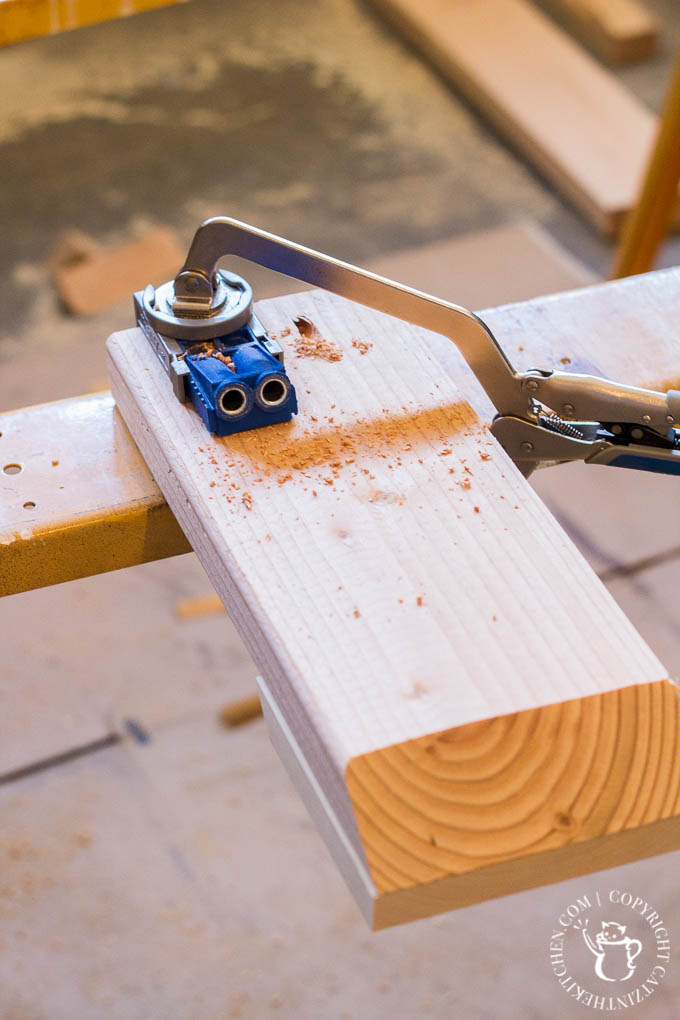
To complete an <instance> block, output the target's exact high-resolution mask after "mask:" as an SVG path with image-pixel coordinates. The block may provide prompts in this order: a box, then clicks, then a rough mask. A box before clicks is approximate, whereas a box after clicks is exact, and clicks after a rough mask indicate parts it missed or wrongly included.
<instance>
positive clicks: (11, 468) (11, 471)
mask: <svg viewBox="0 0 680 1020" xmlns="http://www.w3.org/2000/svg"><path fill="white" fill-rule="evenodd" d="M2 470H3V471H4V472H5V474H6V475H18V474H19V472H20V471H22V470H23V469H22V467H21V464H5V466H4V468H3V469H2Z"/></svg>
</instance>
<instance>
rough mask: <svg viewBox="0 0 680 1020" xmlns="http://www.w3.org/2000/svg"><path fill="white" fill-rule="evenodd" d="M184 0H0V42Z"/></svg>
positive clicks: (16, 40)
mask: <svg viewBox="0 0 680 1020" xmlns="http://www.w3.org/2000/svg"><path fill="white" fill-rule="evenodd" d="M184 2H185V0H0V46H6V45H8V44H9V43H17V42H22V41H23V40H24V39H34V38H35V37H36V36H40V35H51V34H53V33H55V32H65V31H66V30H67V29H72V28H82V27H83V26H85V25H93V24H96V23H97V22H99V21H109V20H110V19H112V18H123V17H127V16H128V15H130V14H137V13H139V12H140V11H148V10H151V9H153V8H155V7H167V5H168V4H171V3H184Z"/></svg>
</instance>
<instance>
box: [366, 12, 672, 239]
mask: <svg viewBox="0 0 680 1020" xmlns="http://www.w3.org/2000/svg"><path fill="white" fill-rule="evenodd" d="M371 2H372V3H373V5H374V6H375V7H376V8H378V9H379V10H380V11H381V12H382V13H383V14H385V15H386V16H387V17H388V18H389V19H390V20H391V21H392V22H393V23H395V24H396V25H397V26H398V27H399V28H400V29H401V30H402V31H403V33H404V35H405V36H406V37H407V38H408V40H409V41H410V42H412V43H413V45H415V46H417V47H418V48H419V49H420V50H422V51H423V52H424V53H425V54H426V56H427V57H428V58H429V59H430V60H431V61H432V62H433V63H434V64H435V65H436V67H437V68H438V69H439V70H440V71H441V72H442V73H443V74H444V75H445V76H446V77H447V78H448V79H449V80H450V81H451V82H452V83H453V84H454V85H455V86H456V88H458V89H460V91H461V92H462V93H463V95H464V96H465V97H466V98H467V99H468V100H469V101H470V102H471V103H473V105H474V106H475V107H477V108H478V109H479V110H480V112H481V113H482V114H483V115H484V116H485V117H488V118H489V120H490V121H491V122H492V123H493V124H494V125H495V127H496V128H497V129H498V130H499V131H500V132H501V134H503V135H504V136H505V137H506V138H507V139H508V140H509V141H510V142H511V143H512V144H513V145H514V146H516V148H517V149H518V150H519V151H520V152H521V153H522V154H523V155H524V156H525V157H526V158H527V159H528V160H529V161H530V162H531V163H533V164H534V165H535V166H536V167H537V169H538V170H540V171H541V173H543V174H545V176H546V177H547V178H548V179H549V180H550V181H551V182H552V183H553V184H554V185H555V187H556V188H557V189H558V190H559V191H561V192H562V194H563V195H564V196H565V197H566V198H568V199H569V200H570V201H572V202H573V203H574V204H575V205H576V206H577V207H578V208H579V209H580V210H581V211H582V212H583V213H584V214H585V215H586V216H587V217H588V218H589V219H590V220H591V221H592V222H593V223H594V224H595V226H596V227H598V228H599V229H600V230H601V231H603V232H604V233H605V234H612V233H614V232H615V231H616V230H617V228H618V226H619V224H620V222H621V219H622V217H623V216H624V215H625V213H626V212H627V211H628V210H629V209H630V208H631V207H632V206H633V204H634V203H635V199H636V197H637V194H638V191H639V188H640V184H641V181H642V175H643V172H644V167H645V163H646V161H647V158H648V156H649V152H650V149H651V146H652V143H653V139H654V134H655V130H656V118H655V117H654V116H653V115H652V114H651V113H650V112H649V111H648V110H647V109H646V108H645V107H644V106H643V105H642V104H641V103H640V102H639V101H638V100H637V99H636V98H635V97H634V96H633V95H632V93H631V92H629V91H628V90H627V89H626V88H625V87H624V86H623V85H621V84H620V83H619V82H618V81H617V80H616V79H615V78H614V77H613V76H612V75H611V74H610V73H609V72H608V71H606V70H605V69H604V68H603V67H601V66H600V65H599V64H598V63H597V62H596V61H595V60H593V58H592V57H590V56H589V55H588V54H587V53H586V52H585V51H584V50H582V49H581V48H580V47H579V46H578V45H577V44H576V43H575V42H574V41H573V40H572V39H570V38H569V37H568V36H567V35H566V33H564V32H563V31H562V30H561V29H560V28H559V27H558V26H556V25H555V24H554V23H553V22H551V21H550V19H549V18H547V17H546V16H545V15H544V14H542V13H541V12H540V11H538V10H537V9H536V8H534V7H533V6H532V5H531V4H530V3H528V2H526V0H371Z"/></svg>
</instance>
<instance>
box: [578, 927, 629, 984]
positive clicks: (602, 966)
mask: <svg viewBox="0 0 680 1020" xmlns="http://www.w3.org/2000/svg"><path fill="white" fill-rule="evenodd" d="M601 924H602V930H601V931H599V932H598V933H597V935H596V936H595V939H594V940H593V939H592V938H591V936H590V935H589V934H588V927H587V925H588V922H587V921H586V923H585V924H584V925H583V927H582V929H581V931H582V933H583V939H584V941H585V944H586V945H587V946H588V949H589V950H590V951H591V953H592V954H593V956H594V957H595V973H596V974H597V976H598V977H599V978H601V980H602V981H627V980H628V979H629V978H631V977H632V976H633V974H634V973H635V960H636V959H637V958H638V956H639V955H640V953H641V952H642V942H640V939H631V938H630V937H629V936H627V935H626V925H625V924H617V923H616V921H602V922H601Z"/></svg>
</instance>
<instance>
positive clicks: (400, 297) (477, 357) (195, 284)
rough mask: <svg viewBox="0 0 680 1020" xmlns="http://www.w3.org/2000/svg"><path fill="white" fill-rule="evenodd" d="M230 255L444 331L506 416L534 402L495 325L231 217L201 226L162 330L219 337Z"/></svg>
mask: <svg viewBox="0 0 680 1020" xmlns="http://www.w3.org/2000/svg"><path fill="white" fill-rule="evenodd" d="M225 255H238V256H240V257H241V258H244V259H247V260H248V261H250V262H254V263H256V264H257V265H260V266H264V267H265V268H267V269H273V270H275V271H276V272H277V273H283V274H284V275H285V276H290V277H292V278H293V279H295V280H300V281H302V282H303V283H309V284H312V286H316V287H321V288H322V289H323V290H328V291H331V292H332V293H334V294H339V295H340V296H341V297H344V298H349V300H350V301H356V302H358V303H359V304H362V305H366V306H367V307H369V308H375V309H376V310H377V311H379V312H385V313H387V314H388V315H393V316H395V317H396V318H398V319H403V320H405V321H406V322H411V323H413V324H414V325H416V326H422V327H423V328H425V329H429V330H432V331H433V332H434V333H441V334H442V335H443V336H446V337H448V338H449V339H450V340H452V341H453V343H455V344H456V346H457V347H458V349H459V350H460V352H461V353H462V355H463V357H464V358H465V360H466V361H467V363H468V365H469V366H470V368H471V369H472V371H473V372H474V374H475V375H476V376H477V379H478V380H479V382H480V383H481V385H482V386H483V387H484V389H485V390H486V392H487V394H488V395H489V397H490V399H491V400H492V402H493V404H494V405H495V407H496V408H498V410H499V411H502V412H503V413H506V414H520V415H524V414H526V413H527V409H528V405H529V401H528V395H527V394H526V392H525V391H524V390H523V389H522V377H521V376H520V375H518V374H517V372H515V370H514V368H513V366H512V365H511V363H510V361H509V360H508V358H507V357H506V355H505V353H504V351H503V349H502V348H501V347H500V345H499V344H498V342H497V341H496V338H495V337H494V335H493V333H492V332H491V330H490V329H489V328H488V326H486V324H485V323H484V322H482V320H481V319H480V318H478V316H476V315H474V313H473V312H469V311H467V309H465V308H461V307H459V306H458V305H454V304H451V303H449V302H448V301H443V300H442V299H441V298H436V297H432V296H431V295H429V294H423V293H421V292H420V291H417V290H413V289H412V288H411V287H405V286H404V285H402V284H400V283H395V282H394V281H393V280H387V279H385V278H384V277H382V276H377V275H376V274H375V273H369V272H367V271H366V270H365V269H359V268H358V267H357V266H352V265H350V264H349V263H347V262H341V261H340V260H339V259H334V258H332V257H331V256H329V255H324V254H322V253H321V252H318V251H314V250H313V249H311V248H305V247H304V246H303V245H300V244H295V243H294V242H293V241H287V240H286V239H285V238H282V237H277V236H276V235H275V234H270V233H268V232H267V231H265V230H260V229H258V228H257V227H251V226H249V225H248V224H246V223H240V222H239V221H238V220H234V219H230V218H229V217H223V216H218V217H215V218H214V219H210V220H206V221H205V223H203V224H202V225H201V226H200V227H199V228H198V230H197V231H196V234H195V235H194V239H193V241H192V243H191V247H190V249H189V253H188V255H187V258H186V261H185V263H184V265H183V267H182V269H181V270H180V272H179V273H178V274H177V276H176V278H175V282H174V296H171V297H170V299H169V301H168V302H167V303H166V304H165V306H164V307H162V308H160V307H159V308H147V314H148V316H149V318H150V319H151V321H152V323H153V325H154V326H155V328H156V329H158V330H159V332H161V333H164V334H166V335H168V336H172V337H177V338H178V339H186V340H190V339H192V338H196V339H198V338H204V339H205V338H208V337H210V336H218V335H219V333H220V328H221V327H220V309H221V306H220V304H219V296H218V293H217V280H216V269H217V263H218V262H219V260H220V259H221V258H222V257H223V256H225ZM211 329H212V332H211ZM221 331H222V332H224V328H223V327H222V328H221Z"/></svg>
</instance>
